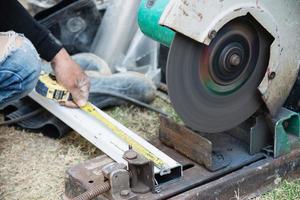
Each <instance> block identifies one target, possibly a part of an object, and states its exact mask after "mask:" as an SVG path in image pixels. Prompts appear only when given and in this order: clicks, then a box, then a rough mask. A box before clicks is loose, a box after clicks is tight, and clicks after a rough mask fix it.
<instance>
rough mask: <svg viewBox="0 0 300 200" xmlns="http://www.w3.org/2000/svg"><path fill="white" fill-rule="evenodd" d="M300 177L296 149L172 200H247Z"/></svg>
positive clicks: (299, 164) (299, 153)
mask: <svg viewBox="0 0 300 200" xmlns="http://www.w3.org/2000/svg"><path fill="white" fill-rule="evenodd" d="M299 177H300V149H295V150H293V151H292V152H291V153H289V154H287V155H284V156H282V157H280V158H277V159H272V158H268V159H264V160H261V161H258V162H256V163H253V164H252V165H249V166H247V167H244V168H242V169H240V170H238V171H235V172H233V173H231V174H228V175H226V176H224V177H222V178H220V179H217V180H215V181H212V182H210V183H208V184H205V185H203V186H200V187H197V188H195V189H193V190H190V191H187V192H184V193H182V194H180V195H177V196H175V197H173V198H171V199H172V200H182V199H189V200H193V199H205V200H210V199H230V198H234V197H235V196H236V195H237V194H238V195H239V198H240V199H247V198H251V197H254V196H257V195H258V194H261V193H263V192H266V191H267V190H269V189H270V188H272V186H274V185H275V184H276V183H278V182H279V181H281V180H283V179H289V178H292V179H295V178H299Z"/></svg>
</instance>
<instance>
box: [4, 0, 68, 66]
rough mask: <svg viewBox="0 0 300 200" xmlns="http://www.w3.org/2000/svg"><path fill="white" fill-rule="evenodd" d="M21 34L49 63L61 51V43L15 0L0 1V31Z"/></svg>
mask: <svg viewBox="0 0 300 200" xmlns="http://www.w3.org/2000/svg"><path fill="white" fill-rule="evenodd" d="M9 30H14V31H15V32H17V33H23V34H24V35H25V36H26V37H27V38H28V39H29V40H30V41H31V42H32V43H33V45H34V46H35V48H36V49H37V51H38V53H39V54H40V56H41V57H42V58H43V59H45V60H47V61H51V60H52V59H53V58H54V56H55V55H56V54H57V53H58V52H59V51H60V50H61V49H62V45H61V43H60V42H59V41H58V40H57V39H56V38H55V37H54V36H53V35H52V34H51V33H50V31H49V30H48V29H46V28H45V27H43V26H42V25H40V24H39V23H38V22H37V21H36V20H35V19H34V18H33V17H32V16H31V15H30V14H29V13H28V12H27V11H26V9H25V8H24V7H23V6H22V5H21V4H20V3H19V2H18V1H17V0H0V31H2V32H5V31H9Z"/></svg>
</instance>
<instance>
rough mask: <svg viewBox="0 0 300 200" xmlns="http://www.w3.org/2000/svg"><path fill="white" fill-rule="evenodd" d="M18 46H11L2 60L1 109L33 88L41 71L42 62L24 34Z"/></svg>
mask: <svg viewBox="0 0 300 200" xmlns="http://www.w3.org/2000/svg"><path fill="white" fill-rule="evenodd" d="M18 37H21V38H22V41H21V44H20V45H18V46H17V48H14V47H11V48H9V49H8V50H9V51H10V52H6V55H7V56H6V57H5V59H3V60H2V61H1V62H0V109H1V108H3V107H5V106H6V105H7V104H8V103H10V102H11V101H14V100H17V99H20V98H22V97H24V96H26V95H27V94H28V93H29V92H31V91H32V90H33V88H34V87H35V85H36V82H37V80H38V77H39V75H40V71H41V68H40V67H41V62H40V58H39V55H38V53H37V51H36V50H35V48H34V46H33V45H32V43H31V42H30V41H29V40H28V39H27V38H25V37H24V36H21V35H20V36H18Z"/></svg>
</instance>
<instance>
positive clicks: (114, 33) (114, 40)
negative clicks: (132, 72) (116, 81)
mask: <svg viewBox="0 0 300 200" xmlns="http://www.w3.org/2000/svg"><path fill="white" fill-rule="evenodd" d="M139 4H140V0H131V1H126V2H125V1H123V0H112V1H111V2H110V5H109V6H108V7H107V8H106V13H105V14H104V17H103V19H102V23H101V25H100V27H99V29H98V31H97V34H96V37H95V38H94V41H93V44H92V47H91V50H92V52H93V53H95V54H96V55H98V56H99V57H101V58H102V59H104V60H105V61H106V62H107V63H108V65H109V66H110V68H111V69H112V71H113V72H114V71H115V65H116V64H117V63H118V62H120V61H121V60H122V59H123V58H124V56H125V54H126V51H127V49H128V47H129V45H130V42H131V40H132V38H133V36H134V35H135V33H136V31H137V28H138V27H137V22H136V13H137V9H138V6H139Z"/></svg>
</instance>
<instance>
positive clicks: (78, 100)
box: [0, 0, 90, 107]
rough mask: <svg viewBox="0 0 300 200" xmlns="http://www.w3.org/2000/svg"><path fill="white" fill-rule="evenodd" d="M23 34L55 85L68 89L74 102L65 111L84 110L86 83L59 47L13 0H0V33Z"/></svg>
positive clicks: (53, 38)
mask: <svg viewBox="0 0 300 200" xmlns="http://www.w3.org/2000/svg"><path fill="white" fill-rule="evenodd" d="M9 30H13V31H15V32H18V33H23V34H24V35H25V36H26V37H27V38H28V39H29V40H30V41H31V42H32V43H33V45H34V46H35V48H36V49H37V51H38V53H39V54H40V56H41V57H42V58H43V59H45V60H47V61H51V65H52V68H53V70H54V72H55V75H56V78H57V81H58V82H59V83H60V84H61V85H63V86H64V87H65V88H66V89H68V90H69V91H70V92H71V94H72V97H73V100H74V102H66V103H65V105H66V106H69V107H77V106H84V105H85V103H86V102H87V99H88V94H89V86H90V83H89V80H88V77H87V76H86V75H85V73H84V72H83V71H82V70H81V69H80V66H79V65H78V64H77V63H75V62H74V61H73V60H72V58H71V57H70V55H69V54H68V52H67V51H66V50H65V49H64V48H63V47H62V45H61V43H60V42H59V41H58V40H57V39H56V38H55V37H54V36H53V35H52V34H51V33H50V31H49V30H47V29H46V28H45V27H43V26H42V25H40V24H39V23H38V22H37V21H36V20H35V19H33V17H32V16H31V15H30V14H29V13H28V12H27V11H26V9H25V8H24V7H23V6H22V5H21V4H20V3H19V2H18V1H17V0H0V31H3V32H4V31H9Z"/></svg>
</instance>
